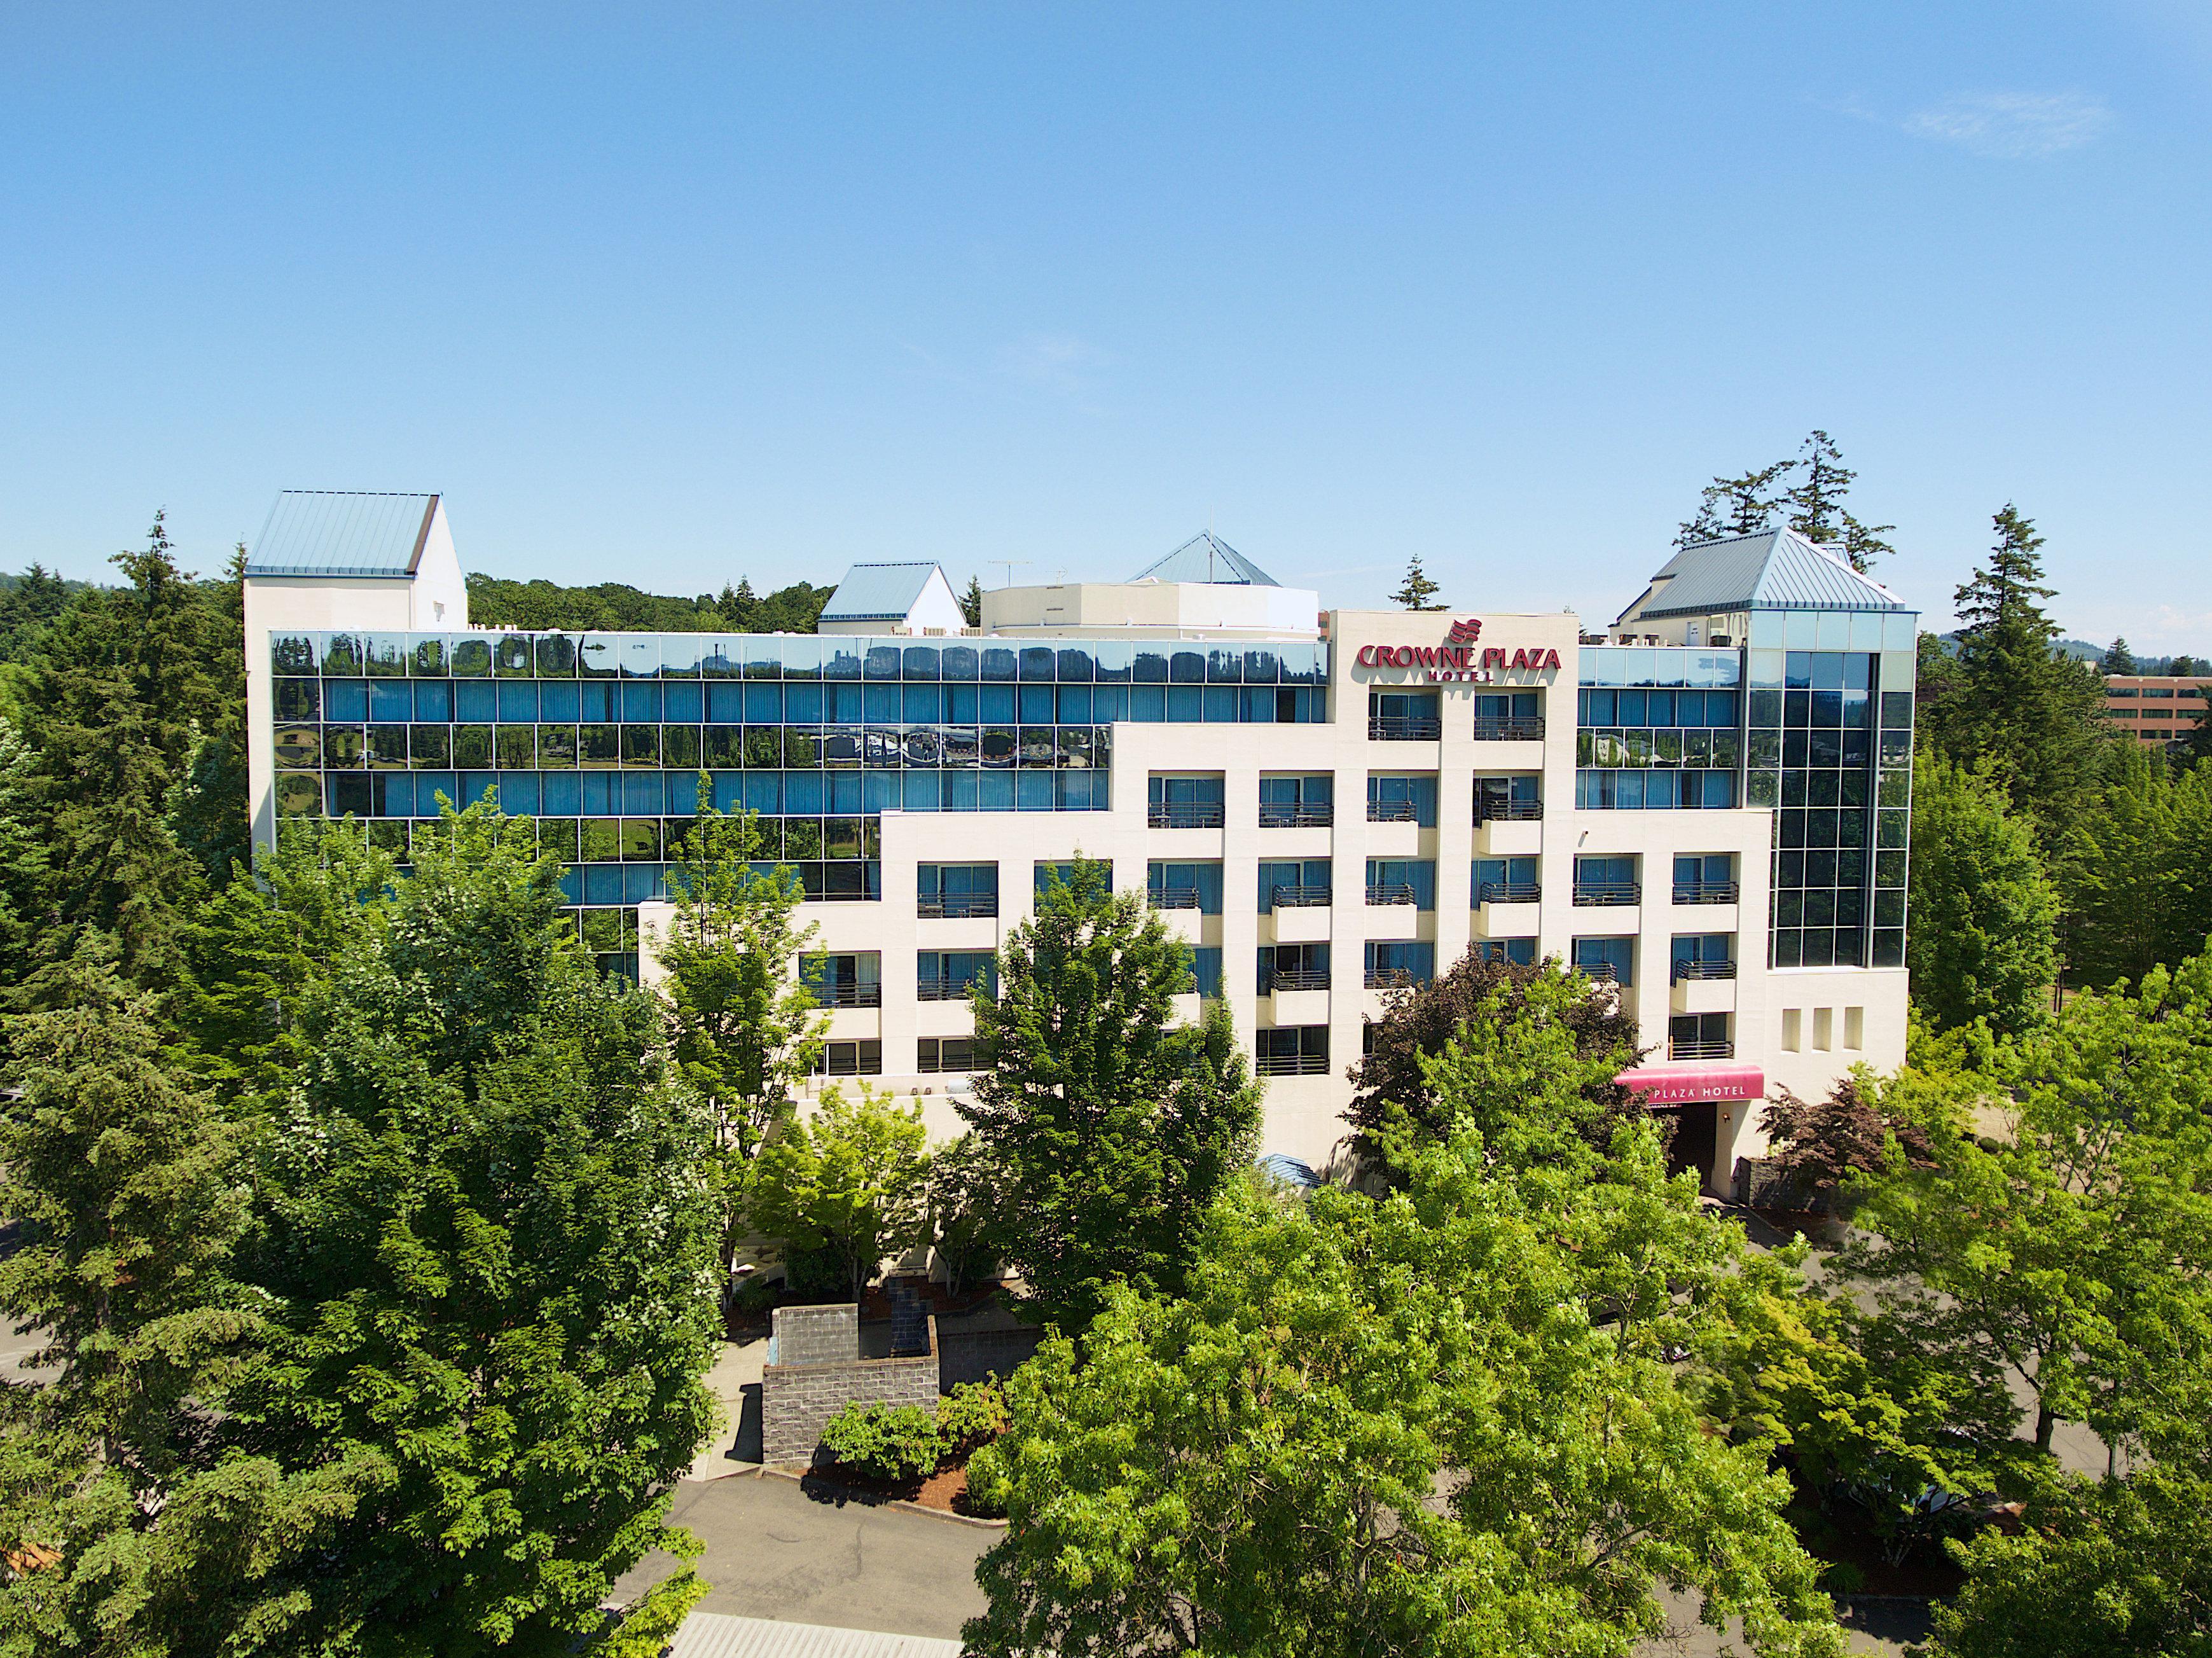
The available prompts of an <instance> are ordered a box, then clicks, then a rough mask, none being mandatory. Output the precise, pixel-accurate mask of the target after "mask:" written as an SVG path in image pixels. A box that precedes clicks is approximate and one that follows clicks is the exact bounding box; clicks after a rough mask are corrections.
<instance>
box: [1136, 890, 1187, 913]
mask: <svg viewBox="0 0 2212 1658" xmlns="http://www.w3.org/2000/svg"><path fill="white" fill-rule="evenodd" d="M1145 902H1146V903H1148V904H1150V905H1151V906H1152V908H1154V909H1196V908H1198V889H1197V888H1196V887H1153V888H1151V889H1150V890H1147V891H1146V894H1145Z"/></svg>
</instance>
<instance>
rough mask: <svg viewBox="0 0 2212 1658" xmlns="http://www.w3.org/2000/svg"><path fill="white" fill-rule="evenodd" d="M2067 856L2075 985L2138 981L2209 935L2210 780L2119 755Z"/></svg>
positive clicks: (2139, 756)
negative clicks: (2093, 807)
mask: <svg viewBox="0 0 2212 1658" xmlns="http://www.w3.org/2000/svg"><path fill="white" fill-rule="evenodd" d="M2069 850H2070V853H2071V855H2070V856H2069V858H2068V859H2067V860H2066V865H2065V869H2066V900H2067V916H2066V922H2065V927H2064V934H2065V939H2066V957H2067V966H2068V968H2069V978H2070V979H2071V980H2072V981H2074V982H2076V983H2080V984H2091V985H2110V984H2112V983H2114V982H2115V981H2118V980H2122V979H2126V980H2130V981H2136V980H2140V979H2141V978H2142V976H2143V975H2144V974H2146V973H2148V971H2150V969H2152V968H2154V967H2155V966H2159V965H2160V964H2163V965H2166V966H2167V967H2172V966H2174V965H2176V964H2178V963H2179V962H2181V961H2182V960H2183V959H2184V958H2185V957H2188V956H2190V955H2191V954H2192V953H2194V952H2195V951H2196V950H2197V949H2198V948H2199V947H2200V946H2201V945H2202V944H2203V940H2204V937H2205V935H2206V934H2207V933H2212V772H2208V771H2207V770H2206V769H2205V768H2202V767H2198V768H2194V769H2191V770H2182V769H2179V768H2175V767H2172V766H2170V765H2168V764H2167V763H2166V762H2165V761H2164V760H2162V759H2160V757H2159V756H2157V755H2155V754H2150V753H2145V752H2144V751H2143V750H2142V749H2141V748H2140V746H2138V745H2136V744H2128V745H2126V746H2124V747H2119V748H2118V752H2117V753H2115V754H2114V755H2112V756H2111V758H2110V760H2109V762H2108V763H2107V765H2106V770H2105V775H2104V780H2103V785H2102V787H2101V788H2100V791H2099V793H2098V799H2097V804H2096V806H2095V809H2094V810H2093V811H2087V812H2085V813H2084V814H2083V815H2082V817H2081V821H2080V822H2079V823H2076V824H2075V826H2074V829H2073V833H2072V837H2071V841H2070V847H2069Z"/></svg>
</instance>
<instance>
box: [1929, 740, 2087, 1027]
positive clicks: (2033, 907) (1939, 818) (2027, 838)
mask: <svg viewBox="0 0 2212 1658" xmlns="http://www.w3.org/2000/svg"><path fill="white" fill-rule="evenodd" d="M1909 896H1910V900H1911V904H1910V908H1911V917H1912V926H1911V932H1910V934H1909V938H1908V943H1907V945H1906V963H1905V964H1906V966H1907V967H1909V968H1910V969H1911V979H1912V999H1913V1001H1914V1002H1915V1004H1916V1005H1918V1006H1919V1007H1920V1008H1921V1010H1922V1011H1923V1013H1925V1014H1926V1016H1927V1017H1928V1018H1929V1022H1930V1023H1932V1024H1934V1025H1935V1027H1936V1029H1939V1030H1949V1029H1954V1028H1955V1027H1958V1026H1960V1025H1967V1024H1972V1023H1973V1022H1974V1021H1975V1020H1976V1019H1987V1020H1988V1021H1989V1022H1990V1027H1991V1028H1992V1029H1996V1030H1998V1031H2002V1032H2004V1033H2006V1034H2008V1035H2017V1034H2019V1033H2020V1032H2022V1031H2025V1030H2027V1029H2032V1028H2033V1027H2034V1026H2035V1025H2036V1024H2038V1023H2040V1022H2041V1020H2042V1018H2043V1017H2044V1015H2045V1012H2046V1011H2048V1009H2049V1005H2050V999H2051V984H2052V982H2053V981H2055V980H2056V978H2057V972H2058V944H2057V921H2058V896H2057V892H2056V891H2055V890H2053V888H2052V886H2051V882H2050V879H2049V878H2048V877H2047V876H2046V875H2045V872H2044V865H2043V859H2042V858H2041V856H2040V855H2039V853H2037V851H2036V846H2035V839H2034V836H2033V835H2032V834H2030V833H2029V831H2028V829H2027V825H2026V824H2025V823H2022V822H2021V819H2020V818H2019V817H2017V816H2015V814H2014V813H2013V812H2012V811H2010V810H2009V809H2008V807H2007V805H2006V804H2005V800H2004V796H2003V794H2002V793H2001V792H2000V791H1999V790H1998V789H1997V788H1996V786H1994V785H1992V784H1991V783H1990V782H1989V781H1988V780H1987V779H1986V777H1985V776H1984V775H1983V774H1978V773H1972V772H1968V771H1966V770H1965V769H1963V768H1960V767H1959V766H1956V765H1954V764H1953V763H1951V762H1948V761H1947V760H1944V759H1942V758H1941V757H1940V756H1936V755H1934V754H1930V753H1929V752H1928V751H1927V750H1922V752H1921V754H1920V756H1919V758H1918V760H1917V762H1916V763H1915V766H1914V776H1913V789H1912V863H1911V891H1910V895H1909Z"/></svg>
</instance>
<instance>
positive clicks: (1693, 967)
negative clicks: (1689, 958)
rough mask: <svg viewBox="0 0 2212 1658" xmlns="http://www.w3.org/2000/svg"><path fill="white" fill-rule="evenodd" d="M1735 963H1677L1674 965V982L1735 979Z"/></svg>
mask: <svg viewBox="0 0 2212 1658" xmlns="http://www.w3.org/2000/svg"><path fill="white" fill-rule="evenodd" d="M1733 978H1735V963H1734V962H1677V963H1674V982H1675V983H1676V984H1680V983H1681V982H1682V981H1684V980H1686V979H1733Z"/></svg>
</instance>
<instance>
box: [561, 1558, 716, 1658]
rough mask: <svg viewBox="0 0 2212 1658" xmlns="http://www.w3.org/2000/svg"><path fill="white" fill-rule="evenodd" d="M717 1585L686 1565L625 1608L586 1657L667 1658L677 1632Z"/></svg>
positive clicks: (585, 1651) (586, 1650) (589, 1647)
mask: <svg viewBox="0 0 2212 1658" xmlns="http://www.w3.org/2000/svg"><path fill="white" fill-rule="evenodd" d="M713 1587H714V1586H713V1585H712V1584H710V1583H708V1582H706V1581H705V1580H704V1579H703V1578H702V1577H701V1576H699V1574H698V1573H697V1572H696V1571H694V1570H691V1568H690V1567H689V1566H686V1567H685V1568H684V1570H682V1571H679V1572H678V1573H677V1574H676V1575H675V1576H673V1577H664V1578H662V1579H661V1580H660V1582H658V1583H655V1584H654V1585H653V1587H652V1588H649V1589H647V1591H646V1592H645V1593H644V1594H641V1595H640V1596H639V1597H638V1598H637V1599H636V1600H634V1601H632V1602H631V1603H630V1604H629V1606H626V1607H624V1608H623V1614H622V1620H621V1621H620V1622H619V1623H617V1624H616V1625H614V1626H613V1627H612V1628H611V1629H609V1630H608V1631H606V1632H605V1634H603V1635H601V1636H599V1637H598V1638H597V1639H595V1640H592V1641H589V1642H586V1643H585V1645H584V1647H583V1648H582V1653H583V1655H584V1658H664V1655H665V1653H666V1652H667V1651H668V1649H669V1646H670V1644H671V1643H672V1642H673V1641H674V1640H675V1639H676V1632H677V1631H678V1630H680V1629H682V1628H683V1627H684V1619H687V1618H689V1617H690V1615H691V1608H692V1607H694V1606H697V1605H698V1604H699V1602H700V1601H702V1600H705V1599H706V1598H707V1595H708V1592H709V1591H710V1590H711V1589H712V1588H713Z"/></svg>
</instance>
